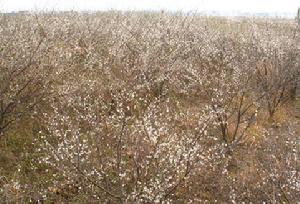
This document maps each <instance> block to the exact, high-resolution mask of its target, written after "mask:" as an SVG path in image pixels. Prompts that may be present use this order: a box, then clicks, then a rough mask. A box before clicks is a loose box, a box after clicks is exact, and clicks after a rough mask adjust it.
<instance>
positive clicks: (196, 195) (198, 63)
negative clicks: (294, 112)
mask: <svg viewBox="0 0 300 204" xmlns="http://www.w3.org/2000/svg"><path fill="white" fill-rule="evenodd" d="M1 22H2V24H5V25H6V26H5V27H3V28H2V27H1V30H0V32H1V34H2V35H1V42H0V43H2V44H3V45H5V46H4V48H3V49H2V48H1V56H2V58H1V61H0V62H1V64H0V65H1V67H0V69H1V73H0V74H1V75H0V77H1V79H3V80H2V81H3V82H1V83H2V84H3V85H2V84H1V87H0V88H1V90H2V91H1V92H0V96H1V97H0V102H1V104H0V105H1V112H0V131H1V132H2V134H3V135H4V136H5V137H9V136H10V134H11V133H10V131H8V130H13V129H14V128H15V127H16V123H12V122H10V121H14V120H16V119H17V118H18V119H19V120H21V119H22V117H21V115H20V117H19V115H18V113H19V110H20V109H22V110H23V112H24V114H29V115H31V116H32V118H33V120H34V121H35V122H34V125H33V126H32V129H33V135H34V143H33V144H32V145H33V148H34V151H33V152H30V154H31V155H32V164H31V166H30V168H29V167H26V171H25V170H22V168H20V171H18V172H19V174H21V173H23V171H24V173H23V174H25V175H28V174H29V172H31V173H33V174H34V175H36V176H39V175H43V176H44V177H42V176H41V177H40V178H43V179H40V180H39V181H35V182H34V183H32V184H29V182H28V180H26V179H23V180H22V181H18V180H16V177H12V178H13V179H11V180H9V179H4V180H3V182H2V180H1V182H2V183H3V186H5V188H2V189H1V190H2V191H1V192H0V197H1V196H3V198H5V199H6V200H7V199H10V198H11V197H12V195H13V194H12V193H9V192H10V191H8V190H7V189H10V188H12V187H11V186H16V184H18V185H17V187H18V197H17V198H15V200H14V199H11V200H14V201H16V200H20V199H21V200H20V202H22V201H28V202H34V201H36V202H40V201H42V200H44V201H49V202H83V201H85V202H100V203H111V202H113V203H173V202H183V203H195V202H196V203H197V202H199V203H203V202H225V203H235V202H237V203H239V202H258V201H259V202H261V201H262V202H271V201H272V202H280V201H283V202H296V201H298V200H299V196H298V194H297V192H298V191H299V183H298V182H297V181H298V180H299V179H298V178H299V175H298V174H297V159H296V157H297V156H296V155H297V148H296V140H297V133H296V132H295V131H296V130H297V127H298V128H299V124H297V123H290V120H289V119H286V120H287V121H286V123H285V124H283V127H282V130H281V133H278V131H277V130H276V129H274V128H278V127H272V126H270V125H268V124H266V123H262V121H260V120H259V116H260V115H264V114H265V113H268V115H269V116H268V117H271V118H273V116H274V114H275V112H276V111H277V110H279V108H283V107H284V108H293V107H289V106H288V104H289V102H291V101H292V100H294V101H296V102H297V82H298V77H299V66H300V65H299V59H300V58H299V45H298V44H297V43H298V40H299V33H298V31H297V27H296V24H295V23H293V22H289V21H288V20H284V19H282V20H281V19H273V20H270V19H223V18H213V17H201V16H197V15H192V14H169V13H160V14H158V13H151V12H149V13H147V12H125V13H120V12H113V11H112V12H103V13H91V14H84V13H73V12H68V13H52V14H51V13H45V14H22V15H21V14H20V15H17V16H13V17H11V16H1ZM28 25H30V26H28ZM287 31H289V32H287ZM28 33H30V34H31V35H28ZM24 66H25V67H28V68H23V67H24ZM2 70H3V71H2ZM14 73H19V74H18V75H15V74H14ZM2 87H3V88H2ZM5 87H9V88H5ZM18 87H19V88H20V89H19V88H18ZM25 99H26V100H25ZM17 101H18V102H17ZM11 103H12V105H10V104H11ZM17 104H18V105H17ZM33 104H34V105H33ZM7 107H9V108H7ZM6 110H9V111H6ZM32 111H34V112H33V113H32ZM267 119H268V118H263V120H265V121H267ZM24 120H28V118H24ZM8 124H9V125H10V126H8ZM4 128H5V129H6V130H7V132H6V131H4ZM37 132H38V133H37ZM278 134H282V137H280V136H278ZM275 138H276V139H275ZM272 154H273V155H274V157H270V155H272ZM24 157H25V156H24ZM20 158H23V156H20ZM0 159H1V158H0ZM0 170H1V169H0ZM7 174H8V175H11V174H9V173H7ZM45 175H47V176H45ZM25 177H26V176H25ZM30 188H31V189H37V188H38V190H34V191H33V190H29V189H30ZM20 194H22V196H20Z"/></svg>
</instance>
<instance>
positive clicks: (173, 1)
mask: <svg viewBox="0 0 300 204" xmlns="http://www.w3.org/2000/svg"><path fill="white" fill-rule="evenodd" d="M299 6H300V0H0V10H2V11H8V12H10V11H18V10H108V9H116V10H163V9H164V10H172V11H176V10H179V11H206V12H211V11H216V12H221V13H230V12H232V13H234V12H248V13H268V14H271V15H274V14H275V15H276V14H278V15H280V14H283V13H285V14H289V15H292V16H293V15H295V14H296V11H297V8H298V7H299Z"/></svg>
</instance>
